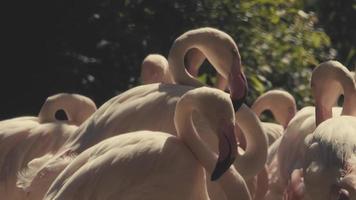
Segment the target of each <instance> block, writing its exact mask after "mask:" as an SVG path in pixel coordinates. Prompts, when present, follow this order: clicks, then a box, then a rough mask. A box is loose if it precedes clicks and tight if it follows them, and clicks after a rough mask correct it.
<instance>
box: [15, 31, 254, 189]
mask: <svg viewBox="0 0 356 200" xmlns="http://www.w3.org/2000/svg"><path fill="white" fill-rule="evenodd" d="M190 48H199V49H200V50H201V51H202V52H203V53H204V55H205V56H206V57H207V59H208V60H209V61H210V62H211V63H212V64H213V66H214V67H215V68H216V69H217V71H218V72H220V73H221V74H223V75H224V76H225V77H226V78H228V80H229V83H230V85H229V87H230V91H231V94H230V97H231V99H232V100H233V101H232V102H233V105H234V108H235V109H236V108H238V107H240V106H241V104H242V101H243V100H244V98H245V96H246V94H247V86H246V81H245V77H244V75H243V72H242V70H241V61H240V56H239V53H238V49H237V46H236V44H235V42H234V41H233V40H232V38H231V37H230V36H229V35H227V34H226V33H224V32H222V31H219V30H217V29H213V28H200V29H196V30H192V31H188V32H187V33H184V34H183V35H182V36H180V37H179V38H178V39H177V40H176V41H175V42H174V44H173V45H172V48H171V50H170V53H169V56H168V62H169V68H170V72H171V74H172V78H173V80H174V81H175V82H176V83H178V84H181V85H173V84H149V85H143V86H138V87H135V88H132V89H130V90H128V91H126V92H124V93H122V94H120V95H118V96H116V97H114V98H112V99H110V100H109V101H107V102H106V103H105V104H104V105H102V106H101V107H100V108H99V109H98V110H97V111H96V112H95V113H94V114H93V115H92V116H91V117H90V118H89V119H88V120H86V121H85V123H83V124H82V125H81V126H80V127H79V129H78V130H77V131H76V132H75V133H74V134H73V135H72V136H71V137H70V138H69V139H68V142H67V143H66V144H65V145H64V146H63V148H61V149H60V150H59V151H58V153H56V154H54V155H46V156H43V157H42V158H39V159H37V160H36V163H37V167H36V168H32V169H30V170H28V171H29V172H28V173H27V174H28V176H26V174H25V175H24V176H22V177H20V178H19V183H22V184H23V185H26V186H30V185H33V184H35V183H33V180H35V181H39V182H45V183H47V184H42V185H49V184H48V183H51V182H52V181H53V179H54V178H55V177H56V175H58V174H59V173H60V172H61V171H62V170H63V169H64V167H65V166H67V165H68V163H69V161H68V159H63V158H66V157H67V155H73V154H74V155H76V154H79V153H81V152H83V151H84V150H86V149H87V148H89V147H91V146H93V145H95V144H97V143H99V142H100V141H102V140H104V139H107V138H109V137H112V136H115V135H118V134H122V133H126V132H132V131H136V130H150V131H162V132H167V133H170V134H174V135H176V129H175V127H174V122H173V116H174V110H175V105H176V103H177V101H178V100H179V99H180V97H181V96H182V95H183V94H185V93H186V92H187V91H189V90H192V89H194V88H195V87H201V86H202V83H200V82H199V81H198V80H196V79H194V78H193V77H192V76H190V75H189V74H188V73H187V71H186V70H185V67H184V54H185V53H186V51H188V50H189V49H190ZM247 142H248V143H249V142H251V148H250V149H251V150H253V152H250V153H249V152H248V150H247V151H246V153H245V154H244V155H243V156H240V158H239V159H240V160H241V161H240V162H239V163H241V165H243V166H248V164H243V163H244V162H243V161H244V160H252V161H254V162H256V161H255V160H254V159H251V158H250V157H251V156H252V155H255V152H257V151H256V150H254V149H253V147H254V148H257V147H256V146H254V144H253V143H254V141H247ZM247 158H249V159H247ZM249 167H250V166H249ZM252 169H254V168H252ZM242 171H243V170H242ZM246 171H247V172H248V171H249V170H246ZM49 172H51V173H50V175H49ZM40 175H41V176H40ZM38 177H40V178H39V179H38ZM26 188H27V187H24V189H26ZM42 195H44V194H42Z"/></svg>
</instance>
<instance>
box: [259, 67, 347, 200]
mask: <svg viewBox="0 0 356 200" xmlns="http://www.w3.org/2000/svg"><path fill="white" fill-rule="evenodd" d="M328 63H329V64H332V65H334V66H335V67H336V68H339V67H340V65H335V63H336V62H333V61H328V62H325V63H322V64H320V66H321V65H325V64H328ZM317 68H318V67H317ZM322 71H324V69H323V68H322ZM312 77H313V79H312V81H311V82H312V83H311V85H312V88H314V89H313V90H315V91H320V93H315V94H314V97H315V101H316V102H321V101H322V102H323V105H324V106H325V105H327V107H330V108H331V107H332V106H333V105H335V104H336V102H337V100H338V98H339V96H340V95H341V94H342V93H343V90H342V88H341V86H340V84H339V82H341V80H340V77H336V76H335V75H334V72H332V71H330V70H325V71H324V72H323V73H314V72H313V76H312ZM340 113H341V108H338V107H334V108H333V109H332V114H333V116H337V115H340ZM329 114H330V113H329ZM317 115H318V114H317ZM315 127H316V122H315V107H312V106H307V107H304V108H302V109H301V110H300V111H298V112H297V113H296V115H295V117H294V118H293V119H292V120H291V121H290V123H289V125H288V127H287V128H286V130H285V133H284V134H283V136H282V138H281V141H280V146H279V149H278V152H277V164H276V163H275V164H276V165H277V166H276V168H275V169H274V170H277V171H278V174H274V178H273V180H272V179H270V182H271V180H272V182H273V184H272V185H273V186H272V187H271V186H270V188H269V192H268V194H267V197H266V198H267V199H271V200H272V199H282V198H283V191H284V189H285V187H286V186H287V185H288V182H289V181H290V177H291V175H292V172H293V171H294V170H295V169H300V168H301V167H302V163H301V162H302V159H303V157H304V156H305V151H304V139H305V137H306V136H307V135H309V134H311V133H312V132H313V131H314V129H315ZM295 174H298V173H295ZM270 185H271V184H270Z"/></svg>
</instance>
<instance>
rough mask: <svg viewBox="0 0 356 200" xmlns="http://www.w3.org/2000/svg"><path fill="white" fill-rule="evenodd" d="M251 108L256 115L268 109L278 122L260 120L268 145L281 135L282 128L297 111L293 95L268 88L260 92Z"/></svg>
mask: <svg viewBox="0 0 356 200" xmlns="http://www.w3.org/2000/svg"><path fill="white" fill-rule="evenodd" d="M251 109H252V110H253V111H254V112H255V113H256V115H257V116H258V117H260V115H261V114H262V112H264V111H266V110H270V111H271V112H272V114H273V116H274V118H275V119H276V121H277V122H278V124H275V123H268V122H262V126H263V128H264V130H265V132H266V134H267V136H268V143H269V145H271V144H272V143H273V142H274V141H275V140H276V139H277V138H279V137H280V136H282V134H283V131H284V129H285V128H286V127H287V125H288V123H289V121H290V120H291V119H292V118H293V117H294V115H295V113H296V112H297V106H296V103H295V99H294V97H293V96H292V95H291V94H289V93H288V92H286V91H283V90H270V91H268V92H266V93H264V94H262V95H261V96H259V97H258V98H257V99H256V100H255V102H254V103H253V104H252V106H251Z"/></svg>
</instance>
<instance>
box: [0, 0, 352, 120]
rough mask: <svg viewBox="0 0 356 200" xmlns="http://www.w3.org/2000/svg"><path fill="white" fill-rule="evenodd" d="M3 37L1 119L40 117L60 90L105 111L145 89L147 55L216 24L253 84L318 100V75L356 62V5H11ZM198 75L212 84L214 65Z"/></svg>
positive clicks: (67, 0) (287, 0) (256, 89)
mask: <svg viewBox="0 0 356 200" xmlns="http://www.w3.org/2000/svg"><path fill="white" fill-rule="evenodd" d="M10 3H11V4H12V5H6V6H4V8H5V13H4V14H5V16H4V17H3V19H4V20H5V21H6V22H5V23H4V25H3V26H2V31H3V32H4V33H5V35H6V37H4V38H3V39H4V40H5V42H4V44H3V45H2V48H3V51H2V52H3V53H2V61H3V62H2V66H1V79H0V81H1V82H0V87H1V90H0V91H1V98H0V119H6V118H10V117H16V116H21V115H37V113H38V111H39V109H40V107H41V105H42V103H43V102H44V101H45V99H46V98H47V97H48V96H50V95H53V94H55V93H59V92H75V93H80V94H83V95H86V96H89V97H90V98H92V99H93V100H94V101H95V102H96V104H97V105H98V106H100V105H101V104H102V103H104V102H105V101H106V100H108V99H109V98H111V97H113V96H114V95H116V94H119V93H120V92H123V91H125V90H127V89H128V88H131V87H134V86H136V85H138V84H139V80H138V75H139V72H140V65H141V62H142V60H143V58H144V57H145V56H146V55H147V54H149V53H160V54H163V55H164V56H168V52H169V48H170V46H171V44H172V42H173V41H174V39H175V38H176V37H178V36H179V35H181V34H182V33H184V32H185V31H187V30H190V29H193V28H197V27H202V26H212V27H216V28H219V29H221V30H223V31H225V32H227V33H229V34H230V35H231V36H232V37H233V38H234V39H235V41H236V42H237V45H238V47H239V49H240V53H241V56H242V62H243V65H244V68H245V73H246V74H247V76H248V82H249V85H250V88H251V91H250V94H249V98H248V100H247V101H248V102H247V103H251V102H252V101H253V100H254V99H255V98H256V97H257V96H258V95H260V94H262V93H263V92H265V91H267V90H269V89H271V88H283V89H285V90H287V91H289V92H291V93H292V94H293V95H294V96H295V97H296V98H297V102H298V105H299V106H301V105H305V104H311V103H313V102H312V99H311V97H310V90H309V78H310V72H311V70H312V69H313V67H315V66H316V65H317V64H318V63H319V62H321V61H324V60H326V59H337V60H339V61H340V62H342V63H343V64H344V65H346V66H348V67H349V69H353V68H354V66H355V62H356V23H355V22H354V21H353V20H354V19H356V1H355V0H343V1H338V0H313V1H311V0H310V1H297V0H240V1H234V0H226V1H213V0H198V1H189V0H177V1H165V0H155V1H143V0H135V1H134V0H115V1H113V0H100V1H99V0H76V1H74V0H54V1H50V2H10ZM204 65H205V66H204V67H203V69H202V70H201V71H200V74H201V76H200V79H201V80H202V81H205V82H211V81H214V71H213V70H212V68H211V67H208V63H205V64H204Z"/></svg>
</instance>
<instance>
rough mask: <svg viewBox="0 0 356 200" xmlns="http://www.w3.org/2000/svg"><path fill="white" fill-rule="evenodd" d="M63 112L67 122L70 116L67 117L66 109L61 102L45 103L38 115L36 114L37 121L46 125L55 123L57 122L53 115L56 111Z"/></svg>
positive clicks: (70, 118)
mask: <svg viewBox="0 0 356 200" xmlns="http://www.w3.org/2000/svg"><path fill="white" fill-rule="evenodd" d="M60 109H62V110H64V111H65V113H66V115H67V117H68V121H71V120H72V116H70V115H68V108H67V105H66V103H64V102H63V101H62V100H57V101H46V102H45V103H44V104H43V106H42V108H41V110H40V112H39V114H38V119H39V121H40V123H48V122H55V121H57V119H56V117H55V114H56V112H57V111H58V110H60Z"/></svg>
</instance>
